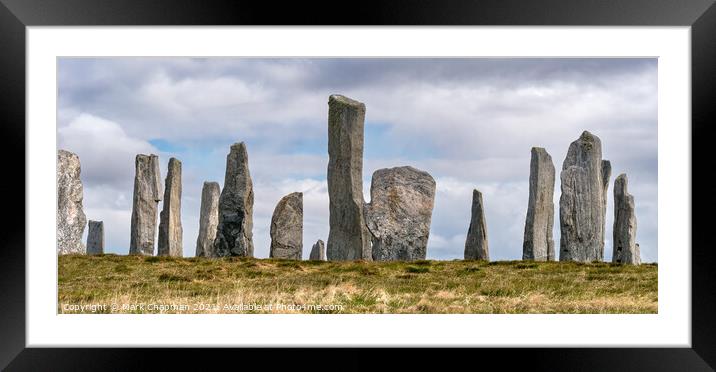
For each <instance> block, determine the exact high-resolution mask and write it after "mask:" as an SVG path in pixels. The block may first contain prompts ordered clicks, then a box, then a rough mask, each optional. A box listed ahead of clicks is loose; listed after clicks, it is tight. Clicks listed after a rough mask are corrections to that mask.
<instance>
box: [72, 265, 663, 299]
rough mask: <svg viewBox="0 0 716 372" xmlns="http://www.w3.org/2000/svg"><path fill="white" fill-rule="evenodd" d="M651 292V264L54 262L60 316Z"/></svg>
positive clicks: (628, 296)
mask: <svg viewBox="0 0 716 372" xmlns="http://www.w3.org/2000/svg"><path fill="white" fill-rule="evenodd" d="M657 283H658V282H657V265H656V264H645V265H641V266H620V265H612V264H608V263H593V264H580V263H566V262H565V263H562V262H528V261H499V262H489V263H488V262H482V261H462V260H454V261H430V260H423V261H414V262H315V261H288V260H276V259H252V258H230V259H206V258H168V257H140V256H116V255H103V256H73V255H70V256H60V257H59V283H58V285H59V303H58V312H59V313H93V312H100V313H110V312H115V313H117V312H118V313H656V312H657V310H658V306H657V304H658V299H657ZM258 304H260V305H262V306H263V307H262V308H261V309H256V308H255V305H258ZM67 305H72V306H81V305H106V306H105V308H102V307H101V306H100V307H99V308H100V310H97V308H98V307H95V308H94V309H95V310H92V311H90V310H79V311H78V310H75V309H71V308H68V307H67ZM112 305H115V306H116V309H114V310H110V309H111V307H112ZM123 305H124V307H122V306H123ZM130 305H134V306H130ZM140 305H144V307H142V306H140ZM150 305H163V306H154V307H150ZM169 305H186V306H187V307H186V308H179V307H176V306H175V307H173V308H172V307H171V306H169ZM236 305H240V306H249V305H254V307H252V308H250V309H248V308H247V309H243V308H241V310H236ZM301 305H303V306H301ZM315 305H321V306H322V307H321V308H319V307H317V306H315ZM326 305H333V306H332V307H328V308H326ZM225 306H227V307H225ZM228 306H234V308H231V307H228Z"/></svg>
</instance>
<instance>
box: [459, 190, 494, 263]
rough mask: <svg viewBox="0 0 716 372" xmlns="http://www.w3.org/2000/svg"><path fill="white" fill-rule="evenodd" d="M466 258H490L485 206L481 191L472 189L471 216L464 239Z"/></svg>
mask: <svg viewBox="0 0 716 372" xmlns="http://www.w3.org/2000/svg"><path fill="white" fill-rule="evenodd" d="M465 259H466V260H485V261H489V260H490V253H489V250H488V248H487V223H486V222H485V207H484V204H483V203H482V193H481V192H480V191H478V190H473V191H472V217H471V219H470V228H469V229H468V230H467V239H465Z"/></svg>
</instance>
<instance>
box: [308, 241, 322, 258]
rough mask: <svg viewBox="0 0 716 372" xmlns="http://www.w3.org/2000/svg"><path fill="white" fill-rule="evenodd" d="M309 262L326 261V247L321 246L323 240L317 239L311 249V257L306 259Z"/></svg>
mask: <svg viewBox="0 0 716 372" xmlns="http://www.w3.org/2000/svg"><path fill="white" fill-rule="evenodd" d="M308 259H309V260H311V261H325V260H326V246H325V245H324V244H323V240H321V239H318V241H317V242H316V244H314V245H313V247H312V248H311V255H310V256H309V257H308Z"/></svg>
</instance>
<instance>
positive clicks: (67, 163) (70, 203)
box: [57, 150, 87, 254]
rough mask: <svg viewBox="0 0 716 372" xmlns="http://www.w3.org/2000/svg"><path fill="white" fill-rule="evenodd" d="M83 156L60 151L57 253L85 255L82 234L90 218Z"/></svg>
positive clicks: (58, 161)
mask: <svg viewBox="0 0 716 372" xmlns="http://www.w3.org/2000/svg"><path fill="white" fill-rule="evenodd" d="M80 171H81V169H80V158H79V156H77V155H76V154H73V153H71V152H69V151H65V150H59V151H57V253H58V254H85V253H86V250H85V246H84V244H82V233H83V232H84V230H85V223H87V218H86V217H85V213H84V211H83V210H82V180H80Z"/></svg>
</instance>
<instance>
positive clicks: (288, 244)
mask: <svg viewBox="0 0 716 372" xmlns="http://www.w3.org/2000/svg"><path fill="white" fill-rule="evenodd" d="M270 233H271V251H270V253H269V257H271V258H284V259H291V260H300V259H301V257H302V255H303V193H301V192H294V193H291V194H288V195H286V196H284V197H283V198H281V200H280V201H279V202H278V204H277V205H276V208H275V209H274V211H273V216H272V217H271V232H270Z"/></svg>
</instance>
